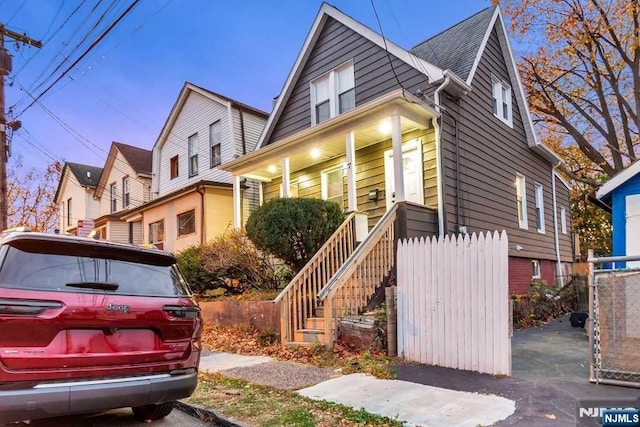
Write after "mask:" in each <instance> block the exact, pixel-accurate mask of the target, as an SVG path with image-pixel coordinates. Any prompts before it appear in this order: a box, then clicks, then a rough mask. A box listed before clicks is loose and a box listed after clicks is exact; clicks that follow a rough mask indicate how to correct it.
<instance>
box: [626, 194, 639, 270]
mask: <svg viewBox="0 0 640 427" xmlns="http://www.w3.org/2000/svg"><path fill="white" fill-rule="evenodd" d="M625 219H626V225H625V241H626V254H627V256H629V255H640V194H634V195H632V196H627V197H625ZM627 267H628V268H640V261H631V262H628V263H627Z"/></svg>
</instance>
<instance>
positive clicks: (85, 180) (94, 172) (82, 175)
mask: <svg viewBox="0 0 640 427" xmlns="http://www.w3.org/2000/svg"><path fill="white" fill-rule="evenodd" d="M65 166H67V167H68V168H69V170H70V171H71V172H72V173H73V175H75V177H76V179H77V180H78V182H79V183H80V185H82V186H83V187H90V188H96V186H97V185H98V182H99V181H100V176H102V168H99V167H96V166H89V165H83V164H81V163H71V162H66V163H65Z"/></svg>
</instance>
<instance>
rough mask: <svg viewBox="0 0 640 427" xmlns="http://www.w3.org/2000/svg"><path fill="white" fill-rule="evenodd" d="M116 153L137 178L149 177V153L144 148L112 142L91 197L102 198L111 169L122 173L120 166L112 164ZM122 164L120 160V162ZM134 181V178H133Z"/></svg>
mask: <svg viewBox="0 0 640 427" xmlns="http://www.w3.org/2000/svg"><path fill="white" fill-rule="evenodd" d="M117 152H120V153H121V154H122V156H123V157H124V160H125V161H126V162H127V164H128V165H129V166H130V167H131V169H133V171H134V172H135V173H136V175H137V176H145V177H148V178H150V177H151V170H152V168H151V151H149V150H145V149H144V148H139V147H134V146H133V145H128V144H123V143H122V142H116V141H113V142H112V143H111V148H110V149H109V154H107V160H106V161H105V163H104V169H103V172H102V176H101V177H100V181H99V182H98V185H97V186H96V191H95V193H94V194H93V197H94V198H96V199H99V198H100V197H102V192H103V191H104V189H105V188H106V187H107V182H106V181H107V179H109V173H110V172H111V170H112V169H115V170H117V171H120V172H122V167H121V166H115V165H114V163H115V161H116V159H117V157H116V156H117V155H118V154H117ZM121 162H122V160H121ZM134 179H135V178H134Z"/></svg>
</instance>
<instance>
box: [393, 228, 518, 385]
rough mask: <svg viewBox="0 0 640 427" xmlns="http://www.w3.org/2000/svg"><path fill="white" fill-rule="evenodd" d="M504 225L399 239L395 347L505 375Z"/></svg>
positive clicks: (424, 358)
mask: <svg viewBox="0 0 640 427" xmlns="http://www.w3.org/2000/svg"><path fill="white" fill-rule="evenodd" d="M508 261H509V257H508V239H507V233H506V232H505V231H503V232H502V233H501V234H498V233H497V232H495V233H493V234H491V233H487V235H486V236H485V235H484V234H480V235H479V236H476V235H475V233H474V234H473V235H471V236H469V235H468V234H466V235H458V236H457V237H451V236H446V237H444V238H442V239H440V240H438V239H437V238H436V237H433V238H431V239H428V238H427V239H420V240H418V239H412V240H404V241H402V242H400V243H399V244H398V264H397V274H398V354H400V355H402V356H403V357H404V358H405V359H407V360H410V361H415V362H420V363H426V364H430V365H438V366H444V367H449V368H456V369H463V370H468V371H477V372H483V373H488V374H499V375H511V337H510V335H511V334H510V330H511V328H510V321H511V320H510V313H509V310H510V305H509V292H508V291H509V289H508V281H509V272H508Z"/></svg>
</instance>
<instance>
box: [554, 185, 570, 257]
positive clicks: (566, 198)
mask: <svg viewBox="0 0 640 427" xmlns="http://www.w3.org/2000/svg"><path fill="white" fill-rule="evenodd" d="M556 198H557V201H558V243H559V244H560V258H561V259H562V261H563V262H572V261H573V238H572V236H573V224H572V223H571V196H570V194H569V189H568V188H567V187H566V186H565V185H564V183H563V182H562V181H560V179H558V178H556ZM562 207H564V208H565V209H566V211H567V234H563V233H562V217H561V213H560V212H561V210H560V208H562Z"/></svg>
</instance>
